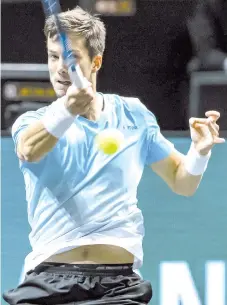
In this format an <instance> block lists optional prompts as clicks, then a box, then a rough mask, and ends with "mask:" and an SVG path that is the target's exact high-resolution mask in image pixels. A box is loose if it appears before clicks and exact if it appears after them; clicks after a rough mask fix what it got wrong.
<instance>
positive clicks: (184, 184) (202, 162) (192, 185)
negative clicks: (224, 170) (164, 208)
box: [174, 143, 211, 196]
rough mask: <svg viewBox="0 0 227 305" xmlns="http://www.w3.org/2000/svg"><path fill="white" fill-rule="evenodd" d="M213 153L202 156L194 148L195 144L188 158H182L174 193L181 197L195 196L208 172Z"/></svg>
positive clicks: (176, 176) (177, 171)
mask: <svg viewBox="0 0 227 305" xmlns="http://www.w3.org/2000/svg"><path fill="white" fill-rule="evenodd" d="M210 155H211V153H209V154H208V155H205V156H202V155H200V154H199V153H198V152H197V151H196V150H195V148H194V146H193V143H192V145H191V147H190V150H189V152H188V154H187V155H186V156H182V159H181V162H180V163H179V165H178V167H177V170H176V173H175V183H174V191H175V192H176V193H178V194H180V195H184V196H191V195H193V194H194V193H195V192H196V190H197V188H198V186H199V184H200V182H201V179H202V176H203V174H204V172H205V171H206V168H207V165H208V161H209V158H210Z"/></svg>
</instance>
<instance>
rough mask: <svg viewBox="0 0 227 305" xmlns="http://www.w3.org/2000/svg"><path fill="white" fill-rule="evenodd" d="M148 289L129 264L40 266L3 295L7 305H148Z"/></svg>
mask: <svg viewBox="0 0 227 305" xmlns="http://www.w3.org/2000/svg"><path fill="white" fill-rule="evenodd" d="M151 297H152V288H151V285H150V283H149V282H148V281H144V280H143V279H141V277H140V276H139V275H137V274H136V273H134V272H133V270H132V265H131V264H124V265H71V264H58V263H42V264H40V265H39V266H37V267H36V268H35V269H34V270H32V271H30V272H28V273H27V274H26V277H25V280H24V282H23V283H22V284H20V285H19V286H18V287H17V288H16V289H13V290H10V291H8V292H6V293H4V294H3V298H4V300H5V301H6V302H8V303H9V304H11V305H16V304H23V305H25V304H26V305H30V304H41V305H58V304H68V305H69V304H70V305H73V304H74V305H85V304H86V305H99V304H100V305H101V304H106V305H107V304H108V305H110V304H116V305H126V304H133V305H134V304H135V305H138V304H148V303H149V301H150V300H151Z"/></svg>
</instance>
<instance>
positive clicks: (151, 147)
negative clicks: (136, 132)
mask: <svg viewBox="0 0 227 305" xmlns="http://www.w3.org/2000/svg"><path fill="white" fill-rule="evenodd" d="M144 108H145V109H144V119H145V123H146V137H145V147H146V152H147V154H146V165H150V164H152V163H154V162H158V161H161V160H163V159H165V158H167V157H168V156H169V155H170V154H171V152H173V151H174V149H175V148H174V145H173V144H172V143H171V142H170V141H169V140H167V139H166V138H165V137H164V136H163V135H162V133H161V131H160V127H159V125H158V123H157V120H156V117H155V116H154V114H153V113H152V112H150V111H149V110H148V109H147V108H146V107H145V106H144Z"/></svg>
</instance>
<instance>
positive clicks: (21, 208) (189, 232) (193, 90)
mask: <svg viewBox="0 0 227 305" xmlns="http://www.w3.org/2000/svg"><path fill="white" fill-rule="evenodd" d="M61 5H62V8H63V10H66V9H72V8H73V7H75V6H76V5H80V6H81V7H82V8H84V9H87V10H89V11H90V12H95V13H98V14H100V15H101V17H102V19H103V20H104V22H105V24H106V26H107V41H106V51H105V54H104V62H103V67H102V69H101V71H100V73H99V77H98V90H99V91H101V92H106V93H107V92H108V93H118V94H120V95H124V96H137V97H139V98H140V99H141V101H142V102H143V103H144V104H146V106H147V107H148V108H149V109H150V110H151V111H152V112H153V113H154V114H155V115H156V117H157V120H158V122H159V124H160V126H161V129H162V130H163V133H164V135H165V136H166V137H167V138H169V139H170V141H172V142H173V143H174V144H175V146H176V148H177V149H179V150H180V151H182V152H184V153H186V152H187V150H188V148H189V146H190V137H189V132H188V119H189V117H191V116H199V117H201V116H202V117H203V116H204V112H205V111H206V110H211V109H215V110H218V111H220V112H221V119H220V122H219V123H220V127H221V136H223V137H226V138H227V1H226V0H199V1H198V0H137V1H136V0H83V1H82V0H81V1H75V0H62V1H61ZM1 25H2V36H1V38H2V45H1V61H2V64H1V110H2V111H1V131H2V137H1V152H2V290H5V289H9V288H12V287H15V285H17V282H18V280H19V275H20V271H21V268H22V265H23V260H24V257H25V256H26V255H27V254H28V252H29V251H30V246H29V243H28V233H29V226H28V223H27V215H26V198H25V192H24V184H23V183H24V182H23V177H22V174H21V173H20V171H19V168H18V161H17V158H16V156H15V153H14V147H13V142H12V139H11V137H10V129H11V126H12V123H13V122H14V121H15V119H16V118H17V117H18V116H19V115H21V114H22V113H24V112H25V111H28V110H36V109H38V108H40V107H42V106H43V105H46V104H48V103H50V102H51V101H53V100H55V94H54V91H53V89H52V87H51V85H50V83H49V78H48V70H47V65H46V63H47V55H46V50H45V39H44V34H43V25H44V15H43V11H42V7H41V3H40V1H35V0H33V1H32V0H30V1H22V0H17V1H16V0H2V4H1ZM151 188H152V193H151V191H150V190H151ZM226 189H227V144H223V145H222V146H218V147H216V148H215V149H214V152H213V156H212V158H211V160H210V164H209V168H208V170H207V172H206V174H205V175H204V179H203V182H202V184H201V186H200V188H199V190H198V192H197V193H196V195H195V196H194V197H192V198H182V197H179V196H176V195H174V194H172V193H171V192H170V191H169V190H168V188H167V186H166V185H165V184H164V183H163V182H162V181H161V180H160V179H159V178H158V177H156V176H154V175H153V173H152V172H151V171H150V170H149V169H146V170H145V172H144V175H143V178H142V182H141V185H140V187H139V194H138V198H139V206H140V208H141V209H142V211H143V212H144V217H145V227H146V236H145V240H144V253H145V260H144V266H143V267H142V269H141V272H142V274H143V276H144V277H145V278H146V279H149V280H150V281H151V282H152V284H153V288H154V297H153V301H152V302H151V304H153V305H227V299H226V274H227V273H226V268H227V266H226V264H227V243H226V231H227V192H226ZM3 304H4V303H3Z"/></svg>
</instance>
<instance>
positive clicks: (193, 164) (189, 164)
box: [185, 143, 211, 176]
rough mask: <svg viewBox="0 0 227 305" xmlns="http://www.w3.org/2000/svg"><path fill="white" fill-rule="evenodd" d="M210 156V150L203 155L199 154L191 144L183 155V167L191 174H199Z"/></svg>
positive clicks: (205, 167)
mask: <svg viewBox="0 0 227 305" xmlns="http://www.w3.org/2000/svg"><path fill="white" fill-rule="evenodd" d="M210 156H211V151H210V152H209V153H208V154H207V155H205V156H203V155H200V154H199V153H198V152H197V150H196V149H195V147H194V144H193V143H192V144H191V147H190V149H189V151H188V153H187V155H186V157H185V169H186V170H187V172H188V173H189V174H191V175H193V176H200V175H203V173H204V172H205V171H206V169H207V165H208V162H209V159H210Z"/></svg>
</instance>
